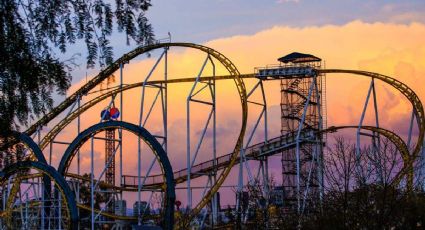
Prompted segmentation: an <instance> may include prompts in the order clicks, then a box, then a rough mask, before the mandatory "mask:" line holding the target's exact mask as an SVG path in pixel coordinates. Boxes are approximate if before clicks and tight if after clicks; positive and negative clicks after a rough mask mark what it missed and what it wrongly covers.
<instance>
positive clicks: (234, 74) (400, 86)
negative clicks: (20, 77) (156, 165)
mask: <svg viewBox="0 0 425 230" xmlns="http://www.w3.org/2000/svg"><path fill="white" fill-rule="evenodd" d="M173 46H175V47H187V48H194V49H198V50H201V51H203V52H205V53H208V54H209V55H211V56H213V57H214V58H216V59H217V60H219V61H220V62H221V63H222V64H223V66H225V67H226V69H227V70H228V72H229V73H230V75H229V76H220V77H219V76H217V77H216V78H215V79H216V80H222V79H233V80H234V81H235V83H236V86H237V89H238V92H239V95H240V99H241V105H242V127H241V130H240V135H239V137H238V140H237V143H236V145H235V148H234V151H233V153H232V157H231V159H230V161H229V166H228V167H227V168H226V169H225V170H224V171H223V172H222V174H221V175H220V176H219V178H218V180H217V183H216V184H215V185H214V186H213V187H212V189H211V190H210V191H208V192H207V194H206V195H205V197H204V198H203V199H202V200H201V202H200V203H199V204H198V205H197V206H196V207H195V208H194V209H193V212H192V213H191V215H190V217H193V216H194V215H196V214H197V213H199V211H200V210H201V209H202V208H203V207H204V206H205V205H206V204H207V203H208V202H209V200H210V199H211V198H212V196H213V194H214V193H215V192H217V191H218V189H219V188H220V186H221V184H222V183H223V182H224V180H225V178H226V177H227V175H228V174H229V173H230V170H231V168H232V166H233V165H234V164H235V163H236V159H237V156H238V153H239V150H240V149H241V146H242V143H243V137H244V135H245V129H246V122H247V99H246V90H245V86H244V83H243V81H242V79H241V78H253V77H255V75H254V74H245V75H240V73H239V71H238V70H237V68H236V66H235V65H234V64H233V63H232V62H231V61H230V60H229V59H227V58H226V57H225V56H224V55H222V54H221V53H219V52H217V51H215V50H213V49H211V48H208V47H205V46H202V45H197V44H192V43H160V44H154V45H149V46H144V47H139V48H136V49H135V50H133V51H131V52H129V53H127V54H126V55H124V56H122V57H121V58H120V59H118V60H117V61H116V62H114V63H113V64H112V65H110V66H108V68H107V69H105V70H103V71H102V72H100V73H99V75H97V76H96V77H94V78H93V79H92V80H90V81H89V82H88V83H87V84H85V85H84V86H82V87H81V88H80V89H79V90H78V91H77V92H75V93H74V94H72V95H71V96H70V97H68V98H67V99H65V101H64V102H62V103H61V104H59V105H58V106H57V107H55V108H54V109H53V110H52V111H50V112H49V113H48V114H46V115H45V116H44V117H42V118H41V119H40V120H39V121H37V122H36V123H35V124H34V125H32V126H31V127H30V128H29V129H28V130H27V131H26V133H27V134H28V135H31V134H33V133H34V132H35V131H36V130H37V129H38V127H42V126H44V125H46V124H47V123H48V122H50V121H51V120H52V119H54V118H55V117H56V116H58V115H59V114H60V113H62V112H63V111H64V110H65V109H67V108H68V107H70V106H71V105H72V104H73V103H74V102H76V100H77V99H78V98H79V97H80V96H83V95H85V94H87V93H88V92H89V91H90V90H92V89H93V88H94V87H96V86H97V85H98V84H99V83H101V82H102V81H103V80H105V79H106V78H107V77H109V76H111V75H112V74H113V73H114V72H115V71H117V70H118V69H119V67H120V65H124V64H125V63H128V62H129V61H130V60H131V59H133V58H135V57H136V56H138V55H141V54H143V53H147V52H150V51H152V50H154V49H159V48H168V47H173ZM317 72H318V73H324V74H326V73H349V74H356V75H363V76H367V77H371V78H376V79H379V80H382V81H384V82H386V83H388V84H389V85H391V86H392V87H394V88H396V89H397V90H398V91H400V92H401V93H402V94H403V95H405V96H406V97H407V98H408V100H409V101H410V102H411V103H412V106H413V108H414V111H415V114H416V118H417V122H418V127H419V136H418V141H417V145H416V146H415V148H414V150H413V152H412V154H409V155H408V156H409V159H408V162H409V166H408V168H409V169H408V170H407V169H406V170H407V172H408V184H409V185H410V184H411V183H412V182H413V175H414V174H413V161H414V160H415V159H416V157H417V156H418V154H419V152H420V150H421V145H422V142H423V140H424V134H425V117H424V110H423V106H422V103H421V101H420V99H419V97H418V96H417V95H416V94H415V92H414V91H413V90H412V89H410V88H409V87H408V86H407V85H405V84H404V83H402V82H400V81H398V80H396V79H394V78H391V77H388V76H385V75H381V74H378V73H372V72H367V71H358V70H342V69H319V70H317ZM202 79H207V78H202ZM194 80H195V78H185V79H173V80H168V81H155V82H153V81H152V82H149V84H159V83H177V82H191V81H194ZM141 85H142V83H136V84H132V85H128V86H123V87H122V88H118V89H115V90H112V91H109V92H107V93H105V94H103V95H101V96H100V97H98V98H95V99H93V100H91V101H89V102H87V103H86V104H84V105H83V106H81V107H80V108H79V109H77V110H75V111H74V112H72V113H71V114H70V115H69V116H67V117H66V118H64V119H63V120H62V121H61V122H59V123H58V125H56V126H55V127H54V128H53V129H52V130H51V131H50V132H49V133H48V134H47V135H46V136H45V138H44V139H43V141H42V143H41V146H40V147H41V148H42V149H43V148H44V147H45V146H47V144H48V143H49V142H50V141H52V139H53V138H54V137H55V136H56V135H57V134H58V133H59V132H60V131H61V130H62V129H63V128H64V127H65V126H66V125H67V124H69V123H70V122H71V121H72V120H73V119H75V118H76V117H77V116H78V115H80V114H81V113H83V112H84V111H86V110H87V109H89V108H90V107H92V106H93V105H95V104H97V103H98V102H100V101H102V100H104V99H105V98H107V97H109V96H111V95H114V94H116V93H119V92H122V91H124V90H128V89H131V88H135V87H139V86H141ZM404 157H405V156H404ZM404 157H403V158H404ZM405 168H406V167H405Z"/></svg>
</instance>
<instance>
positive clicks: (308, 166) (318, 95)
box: [255, 52, 326, 211]
mask: <svg viewBox="0 0 425 230" xmlns="http://www.w3.org/2000/svg"><path fill="white" fill-rule="evenodd" d="M278 61H279V62H280V63H279V64H278V65H271V66H267V67H265V68H257V69H256V71H255V72H256V77H257V78H259V79H261V80H278V79H280V89H281V101H280V109H281V130H280V132H281V136H282V138H283V137H288V136H293V137H294V138H295V140H296V141H295V143H296V147H295V148H288V149H285V150H283V151H282V152H281V161H282V168H281V170H282V186H281V187H278V188H277V189H278V191H277V192H281V196H280V197H282V199H283V200H282V203H283V205H284V206H285V207H287V208H289V209H292V208H295V207H298V209H300V208H303V207H306V206H308V205H307V202H308V201H309V200H311V199H318V198H319V197H320V194H322V189H321V188H322V187H323V186H322V185H323V183H322V181H323V170H322V160H323V145H324V143H325V137H324V136H323V134H321V132H318V131H322V130H324V129H326V78H325V75H324V74H320V73H319V71H317V70H318V69H321V67H322V59H320V58H318V57H316V56H313V55H311V54H304V53H298V52H293V53H290V54H288V55H286V56H283V57H281V58H279V59H278ZM311 131H312V132H314V133H316V134H315V135H312V136H310V135H309V136H308V137H306V138H307V139H306V138H304V137H303V135H302V134H303V133H305V132H311ZM301 142H303V143H304V144H302V145H300V143H301ZM306 142H307V144H306ZM297 204H298V205H297ZM298 211H300V210H298Z"/></svg>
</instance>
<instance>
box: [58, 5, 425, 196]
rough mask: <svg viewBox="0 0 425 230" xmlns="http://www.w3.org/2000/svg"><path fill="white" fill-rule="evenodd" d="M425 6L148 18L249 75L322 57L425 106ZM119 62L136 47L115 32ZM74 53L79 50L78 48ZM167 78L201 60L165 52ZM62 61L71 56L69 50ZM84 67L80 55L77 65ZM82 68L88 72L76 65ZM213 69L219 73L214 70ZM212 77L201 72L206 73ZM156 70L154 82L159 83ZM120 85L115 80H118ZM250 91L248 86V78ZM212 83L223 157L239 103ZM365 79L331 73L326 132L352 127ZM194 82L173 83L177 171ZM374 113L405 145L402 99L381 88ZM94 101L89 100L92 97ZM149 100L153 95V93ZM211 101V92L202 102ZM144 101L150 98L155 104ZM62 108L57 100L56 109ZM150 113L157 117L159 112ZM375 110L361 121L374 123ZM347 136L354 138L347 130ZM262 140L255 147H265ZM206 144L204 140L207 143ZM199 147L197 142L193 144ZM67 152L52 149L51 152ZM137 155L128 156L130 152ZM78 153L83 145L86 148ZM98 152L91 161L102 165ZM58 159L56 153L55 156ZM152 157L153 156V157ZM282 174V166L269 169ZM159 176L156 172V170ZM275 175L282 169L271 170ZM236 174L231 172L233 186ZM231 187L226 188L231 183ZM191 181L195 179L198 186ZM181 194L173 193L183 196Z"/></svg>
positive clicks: (226, 86)
mask: <svg viewBox="0 0 425 230" xmlns="http://www.w3.org/2000/svg"><path fill="white" fill-rule="evenodd" d="M423 12H425V2H424V1H327V0H325V1H305V0H273V1H272V0H263V1H253V0H252V1H251V0H244V1H242V0H236V1H230V0H216V1H205V0H189V1H184V2H182V1H177V0H170V1H168V0H167V1H154V2H153V7H152V8H151V9H150V10H149V12H148V13H147V16H148V18H149V19H150V22H151V23H152V25H153V27H154V30H155V33H156V36H157V38H163V37H167V33H168V32H170V33H171V35H172V41H173V42H177V41H182V42H193V43H199V44H203V45H206V46H208V47H211V48H214V49H216V50H218V51H220V52H221V53H223V54H224V55H226V56H227V57H228V58H229V59H230V60H231V61H232V62H234V64H235V65H236V66H237V67H238V69H239V71H240V72H241V73H252V72H253V71H254V68H255V67H261V66H266V65H268V64H277V61H276V59H277V58H278V57H280V56H283V55H285V54H288V53H290V52H294V51H298V52H304V53H311V54H313V55H315V56H318V57H321V58H322V59H323V60H324V61H325V63H326V64H325V65H326V67H327V68H343V69H360V70H368V71H372V72H378V73H381V74H385V75H388V76H392V77H394V78H396V79H398V80H400V81H402V82H404V83H406V84H407V85H408V86H410V87H411V88H412V89H413V90H414V91H415V92H416V93H417V94H418V96H419V97H420V99H421V100H422V101H425V90H424V89H423V85H424V84H425V78H424V77H425V43H424V42H423V41H424V38H425V16H424V15H425V14H423ZM111 41H112V44H113V46H114V52H115V57H116V58H118V57H120V56H121V55H122V54H124V53H125V52H128V51H130V50H132V49H134V48H135V44H131V45H130V46H126V44H125V37H124V36H122V34H116V35H114V36H113V38H112V39H111ZM76 50H78V49H76ZM170 52H171V53H170V64H169V65H170V76H172V77H174V78H178V77H184V76H196V74H197V73H198V71H199V68H200V66H201V65H202V61H203V60H204V58H205V55H204V54H202V53H199V52H195V51H191V50H179V49H177V50H171V51H170ZM66 55H72V53H68V54H66ZM158 55H159V52H154V53H152V58H147V57H140V58H138V59H137V60H134V61H132V62H131V63H130V64H129V65H128V68H126V69H125V76H126V83H131V82H137V81H140V80H142V79H143V76H144V75H146V74H147V72H148V71H149V69H150V67H151V66H152V65H153V64H154V62H155V58H156V57H158ZM81 63H84V58H82V59H81ZM82 66H84V65H82ZM86 72H87V78H88V79H90V78H91V77H93V76H94V75H95V74H96V73H97V72H98V70H97V69H94V70H85V69H84V68H83V67H80V68H79V69H76V70H75V71H74V72H73V74H74V79H73V82H74V84H73V86H72V87H71V89H70V91H69V93H71V92H73V91H75V90H76V89H78V88H79V87H80V86H81V85H82V84H84V83H85V82H86ZM219 72H221V73H225V72H223V69H222V68H220V67H219ZM208 74H211V68H210V67H207V69H206V70H205V73H204V75H205V76H206V75H208ZM160 75H161V71H160V70H159V72H158V73H157V75H155V76H154V77H158V78H159V77H160ZM115 83H116V82H115ZM245 83H246V85H247V89H249V88H250V87H252V85H253V82H252V81H246V82H245ZM220 84H221V85H218V86H217V91H218V92H217V97H218V104H219V106H218V108H217V109H218V132H219V134H220V138H219V139H218V143H219V152H220V153H219V155H223V154H225V153H229V152H230V151H231V150H232V148H233V147H234V143H235V141H236V137H237V134H238V131H239V128H240V122H241V121H240V103H239V102H238V97H237V93H236V91H235V86H234V84H233V83H232V82H225V83H220ZM369 84H370V81H369V80H368V79H367V78H364V77H358V76H351V75H339V74H338V75H331V74H329V75H328V76H327V89H326V93H327V94H326V97H327V114H328V116H327V121H328V126H331V125H355V124H358V122H359V117H360V114H361V109H362V106H363V104H364V100H365V98H366V93H367V89H368V86H369ZM190 87H191V85H190V84H183V85H181V86H170V89H169V90H170V92H169V100H170V102H169V104H170V112H169V121H168V122H169V125H168V126H169V135H170V143H169V149H170V154H169V157H170V161H171V163H172V165H173V168H174V169H175V170H178V169H181V168H184V166H185V164H186V155H185V154H186V146H185V144H184V143H185V142H184V141H185V138H184V137H185V135H186V134H185V133H186V132H185V129H186V123H185V122H186V120H185V119H186V110H185V98H186V96H187V92H188V90H189V89H190ZM139 91H140V89H137V90H134V91H131V92H128V93H126V94H125V95H124V96H125V106H126V107H127V108H130V109H126V112H125V115H124V116H125V120H126V121H129V122H132V123H137V122H138V114H137V113H138V111H139V107H140V98H139V97H140V92H139ZM377 93H378V108H379V115H380V123H381V125H382V127H385V128H387V129H390V130H394V131H396V132H397V133H398V134H399V135H400V136H402V137H403V138H405V139H406V137H407V130H408V125H409V119H410V114H411V109H412V108H411V105H410V104H409V103H408V101H407V100H406V99H405V98H404V96H403V95H401V94H400V93H399V92H397V91H395V90H393V89H392V88H391V87H389V86H388V85H385V84H383V83H382V82H377ZM266 94H267V98H268V112H269V117H268V118H269V125H270V128H269V132H270V136H271V137H274V136H277V135H279V130H280V107H279V106H280V105H279V103H280V91H279V84H278V82H277V83H276V82H274V83H273V82H269V83H266ZM96 95H97V94H94V95H91V96H89V97H88V98H90V97H95V96H96ZM152 95H153V94H152ZM201 96H202V97H204V98H207V96H208V95H207V94H204V95H201ZM152 99H153V97H152V96H148V97H147V100H152ZM58 102H60V99H58V100H57V101H56V103H58ZM106 105H107V102H105V103H103V104H100V105H98V106H95V107H93V108H92V109H91V110H89V111H87V113H86V114H85V115H84V117H83V122H82V123H83V124H82V125H83V128H84V127H85V128H86V127H88V126H90V125H91V124H93V123H96V122H98V121H99V118H98V117H99V115H98V114H99V111H101V110H102V109H103V108H104V107H105V106H106ZM192 108H193V109H194V111H193V112H192V119H193V126H192V130H191V134H192V136H191V138H192V140H198V139H199V136H200V130H201V127H202V126H203V124H204V123H203V122H204V120H205V117H206V114H207V113H206V112H207V110H206V109H205V108H204V107H198V108H197V107H196V106H193V107H192ZM258 113H259V110H258V109H257V110H256V109H252V110H250V114H249V122H248V124H249V127H248V128H249V129H250V128H252V127H253V124H254V123H255V116H256V115H258ZM154 114H159V109H158V108H156V110H155V111H154ZM373 117H374V116H373V113H372V109H371V106H369V108H368V110H367V115H366V119H365V124H373V123H374V120H373ZM146 128H147V129H148V130H149V131H151V132H152V133H154V134H159V133H161V132H162V129H161V126H160V119H158V116H153V118H151V121H150V122H149V123H148V124H147V126H146ZM210 134H211V133H210V132H209V133H207V141H206V143H207V144H206V146H203V147H202V148H201V153H200V155H199V157H198V160H197V162H201V161H203V160H206V159H210V158H211V156H210V155H208V154H210V153H209V152H208V148H210V146H211V135H210ZM351 134H352V132H351ZM75 135H76V134H75V124H71V125H70V126H69V128H68V129H66V130H65V131H64V132H63V133H62V134H61V135H60V136H59V137H58V138H59V139H61V140H72V139H73V137H75ZM260 136H261V135H260V134H258V135H257V136H256V137H255V138H254V139H255V141H260V140H261V137H260ZM208 138H209V139H208ZM134 146H135V142H134V141H129V142H128V143H127V144H126V146H125V148H126V149H127V148H128V151H127V154H128V155H127V156H126V157H125V160H124V163H125V164H126V165H127V164H128V165H131V166H128V167H127V168H126V170H127V173H133V174H134V170H135V165H134V161H135V160H136V158H135V156H134V154H133V155H132V154H131V152H132V151H134ZM191 147H192V149H195V141H194V143H193V144H192V145H191ZM63 148H64V147H60V146H59V147H56V149H57V152H61V151H63ZM131 148H133V150H130V149H131ZM83 150H84V148H83ZM88 154H89V152H88V150H87V146H86V149H85V150H84V151H83V158H84V159H83V167H85V168H88V167H89V163H90V161H89V158H88V157H89V155H88ZM102 157H103V156H102V154H98V156H97V158H96V160H101V161H104V158H102ZM54 158H55V159H54V160H53V161H54V162H55V161H56V162H57V161H58V160H59V158H60V154H59V155H57V156H54ZM149 159H150V158H149ZM271 168H274V169H278V168H279V164H274V165H273V164H271ZM157 170H159V169H157ZM276 174H277V175H276V177H277V178H279V175H278V174H279V172H278V170H277V171H276ZM236 176H237V173H236V172H232V174H231V178H230V182H232V183H233V182H234V181H235V178H236ZM230 182H229V184H230ZM196 183H197V182H195V184H196ZM184 196H185V195H184V193H181V192H178V197H179V199H182V200H183V199H184Z"/></svg>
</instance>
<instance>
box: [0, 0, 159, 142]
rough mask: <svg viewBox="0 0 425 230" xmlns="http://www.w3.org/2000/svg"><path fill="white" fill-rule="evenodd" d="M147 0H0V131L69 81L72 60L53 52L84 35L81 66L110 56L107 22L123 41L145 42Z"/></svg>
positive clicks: (41, 108) (149, 37) (149, 35)
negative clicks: (114, 28) (85, 59)
mask: <svg viewBox="0 0 425 230" xmlns="http://www.w3.org/2000/svg"><path fill="white" fill-rule="evenodd" d="M150 6H151V3H150V0H115V4H114V6H113V5H111V4H110V3H109V2H108V1H105V0H86V1H80V0H61V1H60V0H2V1H0V116H1V118H2V119H1V120H0V135H2V136H3V137H4V136H6V135H8V133H9V131H10V130H11V129H17V128H18V126H19V124H23V125H27V122H28V119H30V118H33V116H34V115H36V116H38V115H40V114H43V113H46V111H48V110H49V109H50V108H51V107H52V104H53V100H52V93H53V92H55V91H56V92H57V93H59V94H65V92H66V90H67V89H68V88H69V86H70V82H71V76H70V74H69V71H70V68H71V67H72V62H73V61H72V60H67V61H61V60H59V58H58V57H57V54H56V52H57V51H60V52H66V49H67V47H68V46H69V45H70V44H74V43H76V42H77V41H78V40H84V43H85V45H86V47H87V57H86V58H87V67H89V68H92V67H94V66H95V65H96V60H98V63H99V65H100V66H101V67H104V66H105V65H108V64H110V63H111V62H112V61H113V50H112V47H111V45H110V41H109V37H110V36H111V35H112V33H113V24H114V23H115V24H116V25H117V29H118V31H119V32H123V33H124V34H125V35H126V40H127V44H129V43H130V40H134V41H135V42H136V43H137V44H143V43H151V42H152V41H153V39H154V35H153V29H152V26H151V25H150V24H149V22H148V20H147V18H146V16H145V12H146V11H147V10H148V9H149V7H150Z"/></svg>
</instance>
